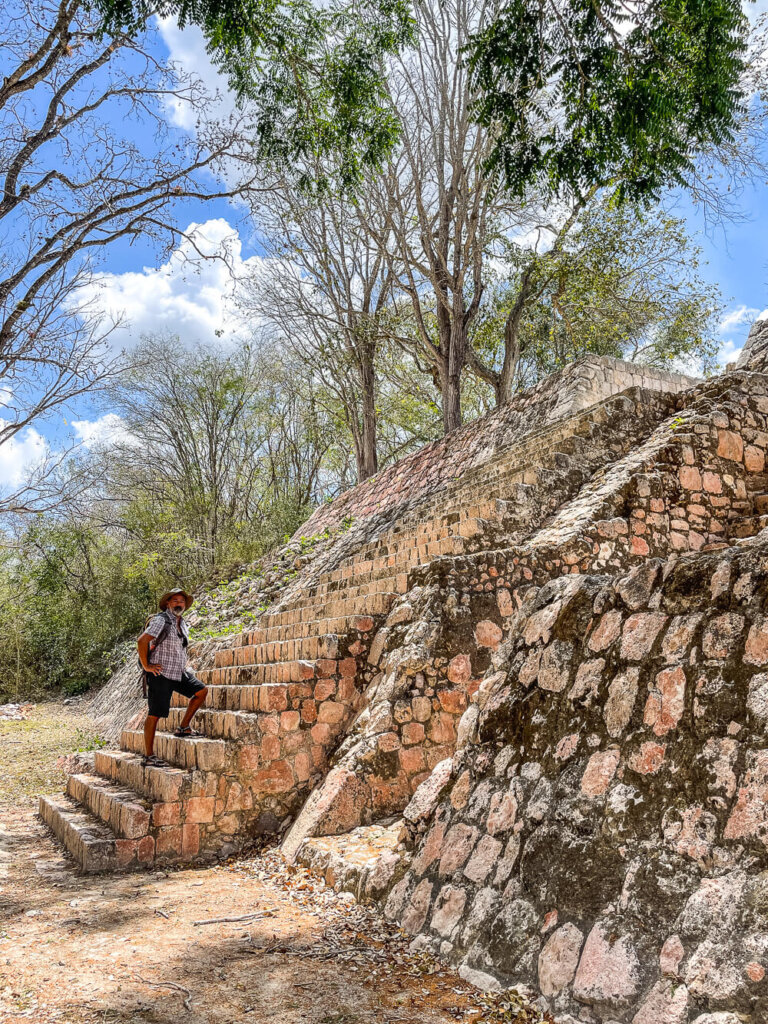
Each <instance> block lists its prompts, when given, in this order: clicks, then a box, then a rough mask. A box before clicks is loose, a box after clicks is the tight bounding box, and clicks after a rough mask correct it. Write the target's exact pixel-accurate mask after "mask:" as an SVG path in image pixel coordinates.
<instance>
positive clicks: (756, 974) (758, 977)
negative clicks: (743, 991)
mask: <svg viewBox="0 0 768 1024" xmlns="http://www.w3.org/2000/svg"><path fill="white" fill-rule="evenodd" d="M744 973H745V974H746V976H747V977H748V978H749V980H750V981H754V982H755V983H757V982H760V981H762V980H763V978H764V977H765V968H764V967H763V965H762V964H759V963H757V962H756V961H754V960H752V961H751V962H750V963H748V964H747V966H746V967H745V968H744Z"/></svg>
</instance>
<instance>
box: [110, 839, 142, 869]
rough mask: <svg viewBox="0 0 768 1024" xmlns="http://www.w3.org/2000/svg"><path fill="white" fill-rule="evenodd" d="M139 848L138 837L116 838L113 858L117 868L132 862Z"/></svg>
mask: <svg viewBox="0 0 768 1024" xmlns="http://www.w3.org/2000/svg"><path fill="white" fill-rule="evenodd" d="M138 849H139V840H138V839H116V840H115V860H116V862H117V866H118V867H119V868H125V867H128V865H129V864H132V863H133V860H134V858H135V857H136V855H137V853H138Z"/></svg>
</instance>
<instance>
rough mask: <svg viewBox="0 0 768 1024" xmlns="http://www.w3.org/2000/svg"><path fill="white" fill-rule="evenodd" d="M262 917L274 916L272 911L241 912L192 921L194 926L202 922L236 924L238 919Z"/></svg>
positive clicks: (198, 925) (259, 918)
mask: <svg viewBox="0 0 768 1024" xmlns="http://www.w3.org/2000/svg"><path fill="white" fill-rule="evenodd" d="M262 917H274V913H268V914H242V915H241V916H240V917H209V918H207V919H205V920H203V921H193V922H192V924H193V925H194V926H195V928H199V927H200V925H202V924H236V923H237V922H239V921H260V920H261V919H262Z"/></svg>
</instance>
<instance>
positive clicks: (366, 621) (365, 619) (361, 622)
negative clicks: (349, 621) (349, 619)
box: [354, 615, 373, 633]
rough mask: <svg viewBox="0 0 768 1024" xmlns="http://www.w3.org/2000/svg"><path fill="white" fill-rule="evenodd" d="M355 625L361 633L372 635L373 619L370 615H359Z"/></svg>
mask: <svg viewBox="0 0 768 1024" xmlns="http://www.w3.org/2000/svg"><path fill="white" fill-rule="evenodd" d="M354 625H355V629H356V630H357V631H358V632H359V633H370V631H371V630H372V629H373V619H372V618H371V617H370V616H369V615H358V616H357V617H356V618H355V622H354Z"/></svg>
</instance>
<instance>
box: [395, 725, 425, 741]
mask: <svg viewBox="0 0 768 1024" xmlns="http://www.w3.org/2000/svg"><path fill="white" fill-rule="evenodd" d="M400 736H401V739H402V741H403V743H405V744H406V745H407V746H411V745H413V744H414V743H421V742H423V740H424V726H423V725H422V724H421V723H420V722H406V723H405V725H404V726H403V727H402V729H401V730H400Z"/></svg>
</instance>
